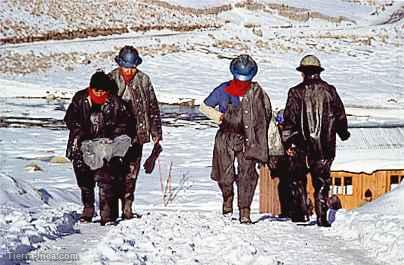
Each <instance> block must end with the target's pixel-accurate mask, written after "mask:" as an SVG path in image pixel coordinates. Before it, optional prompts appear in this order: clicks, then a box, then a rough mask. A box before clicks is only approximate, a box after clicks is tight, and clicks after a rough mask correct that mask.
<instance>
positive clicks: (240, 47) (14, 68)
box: [0, 0, 404, 265]
mask: <svg viewBox="0 0 404 265" xmlns="http://www.w3.org/2000/svg"><path fill="white" fill-rule="evenodd" d="M73 2H74V3H73ZM93 2H94V3H97V4H100V5H99V7H106V6H108V5H110V4H111V3H112V4H113V3H115V2H119V4H117V5H113V7H112V8H111V9H107V8H104V10H102V12H101V13H102V14H104V15H105V17H109V18H111V19H108V20H105V19H103V18H102V16H101V17H100V16H98V17H97V18H95V17H94V20H92V19H91V17H92V16H94V12H95V11H97V10H95V9H94V8H92V6H91V5H90V4H89V3H87V2H85V1H78V2H77V1H65V2H63V3H62V2H61V3H60V4H58V5H52V6H49V9H47V10H45V9H44V8H45V5H46V3H45V2H36V1H11V0H5V1H0V22H1V23H2V24H1V25H6V26H7V28H5V30H4V32H0V36H3V37H4V36H6V37H7V36H8V37H12V36H14V37H25V36H27V34H28V36H29V35H30V34H31V33H32V34H34V33H35V34H37V33H38V32H39V33H44V32H47V31H48V30H55V31H58V30H78V29H82V28H89V27H92V26H97V27H98V26H100V25H102V26H105V27H113V26H118V27H120V26H123V27H127V26H128V25H129V26H137V25H142V24H145V25H149V26H150V25H151V26H156V25H164V26H167V25H169V26H173V25H174V26H175V25H185V24H189V23H190V22H192V23H194V22H195V23H196V24H198V25H199V26H201V25H202V26H206V25H210V24H212V23H214V24H219V25H221V27H220V28H218V29H213V28H212V29H206V30H196V31H190V32H174V31H171V30H161V31H159V30H153V31H149V32H131V31H130V32H129V33H126V34H121V35H113V36H107V37H91V38H85V39H75V40H62V41H44V42H34V43H21V44H15V45H13V44H6V45H0V58H1V60H0V118H1V117H8V118H9V119H11V118H13V117H14V118H20V119H21V118H25V119H27V120H29V119H30V118H38V119H39V118H51V119H57V120H61V119H62V118H63V116H64V109H65V108H66V107H67V102H65V101H64V100H63V99H61V98H67V99H70V98H71V97H72V96H73V94H74V93H75V92H76V91H78V90H79V89H84V88H86V87H87V86H88V83H89V79H90V76H91V74H92V73H93V72H94V71H95V70H96V69H99V68H101V69H104V70H105V71H107V72H108V71H110V70H112V69H113V68H114V67H116V64H115V62H114V57H115V56H116V55H117V53H118V51H119V49H120V48H121V47H122V46H124V45H127V44H130V45H134V46H136V47H138V48H139V51H140V54H141V56H142V57H143V64H142V65H140V66H139V69H141V70H142V71H144V72H145V73H147V74H149V75H150V77H151V80H152V82H153V85H154V87H155V90H156V94H157V97H158V99H159V101H160V102H165V103H179V102H192V101H194V102H195V104H199V103H200V102H201V101H202V100H203V99H204V98H205V97H206V96H207V95H208V94H209V92H210V91H211V90H212V89H213V88H215V87H216V86H217V85H219V84H220V83H221V82H224V81H227V80H229V79H231V78H232V77H231V75H230V73H229V69H228V65H229V62H230V59H231V58H233V57H234V56H235V55H238V54H241V53H248V54H250V55H252V56H253V57H254V59H256V61H257V62H258V65H259V72H258V74H257V76H256V78H255V80H256V81H258V82H259V83H260V84H261V85H262V86H263V87H264V89H265V90H266V91H267V92H268V94H269V95H270V97H271V101H272V105H273V107H274V109H280V108H283V107H284V105H285V101H286V98H287V91H288V88H290V87H292V86H294V85H295V84H297V83H299V82H300V80H301V77H300V74H299V72H297V71H296V70H295V68H296V66H297V65H298V63H299V61H300V59H301V58H302V57H303V56H304V55H306V54H315V55H317V56H318V57H319V58H320V59H321V62H322V65H323V67H324V68H325V69H326V70H325V71H324V72H323V74H322V76H323V78H324V79H325V80H326V81H328V82H329V83H331V84H333V85H335V86H336V88H337V90H338V92H339V94H340V96H341V98H342V100H343V102H344V103H345V106H346V110H347V113H348V114H349V115H350V117H349V123H350V124H351V125H352V126H353V127H355V126H356V128H352V129H351V133H352V138H351V140H349V141H347V142H344V143H341V142H338V146H337V158H336V160H335V163H334V165H333V169H344V170H351V171H359V170H360V171H364V172H369V173H370V172H372V171H373V170H375V169H380V168H390V167H394V168H397V167H401V168H403V159H402V157H403V155H404V146H403V143H404V141H402V140H401V139H403V137H404V133H403V128H402V126H401V127H400V126H397V127H394V126H392V125H394V124H401V125H402V124H403V123H404V118H403V117H404V87H403V84H404V72H403V71H404V68H403V62H404V49H403V43H404V42H403V38H404V34H403V27H404V23H403V22H402V21H398V22H395V23H387V24H383V22H387V21H388V20H389V17H390V16H391V14H393V12H395V11H397V10H399V9H400V7H401V8H402V6H404V1H390V0H375V1H373V0H352V1H350V0H349V1H348V0H335V1H332V0H310V1H309V0H307V1H306V0H282V1H275V0H259V1H256V2H257V3H258V4H264V8H261V9H257V10H254V9H249V10H248V9H246V8H239V7H236V5H235V4H236V3H238V2H241V1H237V0H209V1H194V0H168V1H167V2H169V3H172V4H179V5H182V6H185V7H194V8H205V7H215V6H222V5H225V4H231V5H232V9H231V10H228V11H221V12H218V13H217V14H214V15H212V14H209V15H203V14H202V13H199V14H198V15H197V16H194V15H193V14H192V12H193V11H190V10H187V11H184V10H183V9H178V10H175V11H173V9H172V8H169V7H164V6H163V7H162V6H160V5H159V4H156V1H148V0H145V1H136V3H135V2H133V1H132V2H133V5H131V6H129V7H128V9H127V10H126V11H125V12H128V13H130V12H132V13H133V12H134V11H135V10H145V8H146V5H145V4H144V3H148V4H150V3H151V4H150V6H149V7H147V8H146V9H147V10H148V11H147V12H146V13H144V14H143V13H142V15H141V16H126V15H125V14H126V13H124V14H123V15H122V14H120V13H118V12H115V11H116V10H117V8H118V9H119V7H120V5H124V4H125V3H126V2H125V1H101V0H99V1H93ZM93 2H92V3H93ZM107 2H108V3H107ZM132 2H131V3H132ZM270 3H277V4H283V5H284V6H285V8H286V6H290V7H297V8H304V9H305V10H304V11H301V14H300V16H303V19H301V20H296V18H294V17H293V16H290V15H291V14H290V13H287V12H286V14H283V13H282V12H280V11H279V10H276V9H271V8H269V7H268V5H269V4H270ZM72 6H74V8H72ZM139 8H140V9H139ZM100 9H102V8H100ZM306 9H307V10H309V11H310V12H312V11H313V12H319V13H320V14H322V15H323V18H309V16H308V19H305V18H304V15H305V14H306V13H309V11H307V10H306ZM71 10H75V13H74V12H71ZM88 10H90V11H91V12H90V11H89V12H87V11H88ZM286 10H287V11H288V10H289V9H286ZM149 11H150V12H149ZM289 11H290V10H289ZM81 12H83V14H82V13H81ZM111 12H115V13H114V15H110V13H111ZM84 13H85V14H84ZM132 13H131V14H132ZM156 13H158V14H161V15H162V17H161V18H160V17H158V16H155V14H156ZM38 14H39V15H38ZM44 14H45V15H44ZM55 14H57V15H55ZM62 14H63V15H62ZM302 14H303V15H302ZM292 15H293V14H292ZM338 16H343V17H346V18H348V19H349V20H348V21H346V20H342V21H336V20H333V19H334V18H335V17H338ZM300 18H301V17H300ZM5 22H7V23H5ZM380 23H381V24H380ZM379 24H380V25H379ZM24 25H25V26H26V27H25V26H24ZM2 29H3V28H2ZM18 97H28V98H29V97H34V98H37V97H42V98H46V99H47V100H49V101H46V100H38V99H34V100H27V99H19V98H18ZM15 120H16V122H17V121H21V120H18V119H15ZM172 121H173V122H174V124H175V125H178V126H180V127H166V126H165V127H164V128H163V131H164V141H163V142H162V145H163V152H162V154H161V157H160V159H159V163H158V164H157V165H156V169H155V171H154V172H153V174H151V175H146V174H145V173H144V172H143V171H142V172H141V173H140V176H139V179H138V183H137V190H136V194H135V198H136V199H135V208H136V211H138V212H140V213H142V214H144V215H143V218H141V219H138V220H130V221H122V222H120V223H119V224H118V225H117V226H116V227H104V228H101V227H100V226H99V223H93V224H88V225H81V224H80V225H78V224H77V217H78V214H77V212H79V211H80V210H81V203H80V193H79V188H78V187H77V184H76V180H75V178H74V174H73V171H72V166H71V164H70V163H69V162H66V161H64V162H63V160H62V163H55V162H52V161H54V160H53V159H54V158H60V157H63V156H64V152H65V146H66V142H67V137H68V132H67V131H66V130H65V129H63V128H62V129H60V130H49V129H47V128H37V127H36V128H0V265H3V264H5V265H16V264H19V263H21V259H20V258H17V259H16V256H15V254H27V253H29V254H37V253H41V252H50V253H62V252H63V253H64V252H66V253H73V254H76V256H79V258H80V259H79V260H75V261H74V262H70V263H69V262H67V261H66V262H64V263H63V262H55V261H52V260H48V261H46V262H39V261H38V260H36V261H35V260H31V262H29V264H42V265H43V264H49V265H54V264H72V263H73V264H108V265H109V264H114V265H115V264H145V265H152V264H153V265H154V264H184V265H188V264H207V265H210V264H213V265H215V264H218V265H219V264H220V265H221V264H234V265H236V264H237V265H239V264H243V265H244V264H258V265H260V264H262V265H267V264H269V265H271V264H276V265H318V264H333V265H342V264H344V265H345V264H352V265H361V264H363V265H384V264H389V265H402V264H404V243H403V238H404V220H403V219H404V208H403V204H402V203H401V202H402V201H403V199H404V187H400V188H397V189H395V190H394V191H392V192H391V193H389V194H386V195H385V196H383V197H382V198H380V199H379V200H377V201H374V202H372V203H370V204H368V205H366V206H363V207H361V208H359V209H356V210H354V211H341V212H340V213H338V215H337V221H336V222H335V223H334V224H333V227H332V228H331V229H325V228H318V227H317V226H297V225H296V224H293V223H291V222H290V221H280V220H277V219H276V218H273V217H271V216H269V215H260V214H258V196H259V193H258V191H257V192H256V195H255V198H254V202H253V205H252V213H253V215H252V219H253V221H256V224H254V225H251V226H246V225H240V224H239V223H238V221H237V220H231V219H227V218H224V217H222V216H221V213H220V208H221V195H220V192H219V189H218V187H217V184H216V183H215V182H213V181H211V180H210V169H211V155H212V149H213V141H214V137H215V133H216V129H215V128H211V127H209V126H207V125H205V124H204V123H202V124H198V123H192V122H189V123H188V122H186V121H176V120H175V119H172ZM0 124H2V120H1V119H0ZM370 125H371V126H370ZM361 126H363V127H361ZM366 126H369V127H372V128H366ZM358 127H361V128H358ZM378 127H383V128H378ZM151 148H152V146H151V145H145V150H144V153H143V157H144V158H146V157H147V156H148V155H149V153H150V151H151ZM171 162H172V163H173V167H172V176H173V177H174V179H173V188H175V189H178V190H179V193H178V196H177V197H175V199H173V200H172V201H170V202H169V203H168V205H167V206H164V203H163V194H162V191H161V178H163V179H165V178H166V177H167V175H168V168H169V165H170V163H171ZM163 183H164V180H163ZM234 206H235V208H237V207H236V202H235V204H234ZM97 207H98V206H97ZM233 218H234V219H237V218H238V212H237V211H236V212H235V213H234V215H233ZM97 220H98V217H96V219H95V221H97ZM13 258H14V259H13Z"/></svg>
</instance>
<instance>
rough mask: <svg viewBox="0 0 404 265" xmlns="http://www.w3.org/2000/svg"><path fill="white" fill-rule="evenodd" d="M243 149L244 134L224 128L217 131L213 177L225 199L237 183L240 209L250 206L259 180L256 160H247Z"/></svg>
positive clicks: (232, 191)
mask: <svg viewBox="0 0 404 265" xmlns="http://www.w3.org/2000/svg"><path fill="white" fill-rule="evenodd" d="M243 149H244V137H243V136H242V135H240V134H238V133H232V132H225V131H223V130H219V131H218V132H217V134H216V138H215V146H214V149H213V161H212V173H211V178H212V179H213V180H215V181H217V182H218V184H219V187H220V189H221V191H222V195H223V199H224V200H226V199H227V198H228V196H232V195H233V194H234V183H236V184H237V195H238V196H237V197H238V207H239V208H240V209H243V208H250V206H251V203H252V201H253V198H254V192H255V188H256V187H257V182H258V173H257V171H256V169H255V166H256V162H255V161H253V160H247V159H246V156H245V152H244V150H243ZM235 161H237V167H236V166H235Z"/></svg>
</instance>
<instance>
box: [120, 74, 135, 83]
mask: <svg viewBox="0 0 404 265" xmlns="http://www.w3.org/2000/svg"><path fill="white" fill-rule="evenodd" d="M119 73H120V74H121V76H122V77H123V80H124V81H125V84H126V85H127V84H129V82H130V81H132V79H133V77H134V76H135V74H136V72H135V73H134V74H132V75H128V74H124V72H123V71H122V70H119Z"/></svg>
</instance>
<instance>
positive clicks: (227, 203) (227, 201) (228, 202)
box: [223, 196, 233, 215]
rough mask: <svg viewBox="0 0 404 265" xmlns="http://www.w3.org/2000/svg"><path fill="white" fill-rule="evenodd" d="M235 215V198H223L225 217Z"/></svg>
mask: <svg viewBox="0 0 404 265" xmlns="http://www.w3.org/2000/svg"><path fill="white" fill-rule="evenodd" d="M231 214H233V196H228V197H227V198H223V215H231Z"/></svg>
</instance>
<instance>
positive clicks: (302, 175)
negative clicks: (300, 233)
mask: <svg viewBox="0 0 404 265" xmlns="http://www.w3.org/2000/svg"><path fill="white" fill-rule="evenodd" d="M307 162H308V164H309V168H307ZM332 162H333V159H316V160H314V159H310V158H309V159H308V161H307V160H306V155H305V154H304V153H299V152H297V154H296V156H294V157H290V158H289V170H290V190H291V198H292V200H291V207H290V214H291V217H292V220H293V219H294V218H295V219H296V221H300V220H301V219H304V216H306V215H308V199H307V177H306V174H307V172H310V175H311V178H312V182H313V187H314V205H315V211H316V216H317V224H319V225H327V210H328V206H327V200H328V196H329V191H330V184H331V165H332Z"/></svg>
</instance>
